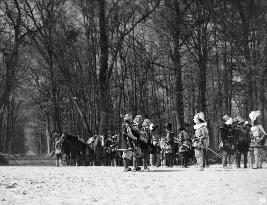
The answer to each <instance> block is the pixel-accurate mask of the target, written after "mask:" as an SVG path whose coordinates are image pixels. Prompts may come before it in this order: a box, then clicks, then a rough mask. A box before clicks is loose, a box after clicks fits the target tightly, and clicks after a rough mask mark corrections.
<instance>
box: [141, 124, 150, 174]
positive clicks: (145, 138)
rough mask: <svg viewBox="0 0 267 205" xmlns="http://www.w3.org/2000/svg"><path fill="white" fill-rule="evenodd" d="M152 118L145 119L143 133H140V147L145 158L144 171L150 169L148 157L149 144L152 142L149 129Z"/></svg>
mask: <svg viewBox="0 0 267 205" xmlns="http://www.w3.org/2000/svg"><path fill="white" fill-rule="evenodd" d="M150 124H151V122H150V120H149V119H145V120H144V122H143V123H142V128H141V130H140V131H141V135H140V147H141V151H142V159H143V166H144V171H149V168H148V159H149V152H148V148H149V145H150V144H151V138H152V135H151V130H150V129H149V127H150Z"/></svg>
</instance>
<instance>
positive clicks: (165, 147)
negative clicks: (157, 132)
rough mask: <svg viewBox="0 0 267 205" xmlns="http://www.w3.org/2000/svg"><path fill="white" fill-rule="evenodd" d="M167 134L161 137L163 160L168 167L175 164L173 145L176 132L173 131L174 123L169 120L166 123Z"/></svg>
mask: <svg viewBox="0 0 267 205" xmlns="http://www.w3.org/2000/svg"><path fill="white" fill-rule="evenodd" d="M165 128H166V129H165V135H164V136H163V137H162V138H161V141H160V146H161V160H162V165H163V166H167V167H172V166H173V154H174V153H173V146H174V133H173V131H172V124H171V123H170V122H169V123H167V124H166V125H165Z"/></svg>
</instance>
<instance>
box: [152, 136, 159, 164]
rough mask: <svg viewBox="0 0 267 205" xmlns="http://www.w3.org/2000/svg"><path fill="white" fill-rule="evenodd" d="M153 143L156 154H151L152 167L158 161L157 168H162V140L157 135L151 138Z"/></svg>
mask: <svg viewBox="0 0 267 205" xmlns="http://www.w3.org/2000/svg"><path fill="white" fill-rule="evenodd" d="M151 143H152V144H153V145H154V146H155V149H156V150H155V153H153V154H150V165H151V166H152V165H154V164H155V163H154V162H155V159H156V167H160V151H161V149H160V140H159V137H158V136H156V135H153V134H152V136H151Z"/></svg>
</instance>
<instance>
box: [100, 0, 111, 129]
mask: <svg viewBox="0 0 267 205" xmlns="http://www.w3.org/2000/svg"><path fill="white" fill-rule="evenodd" d="M98 3H99V29H100V39H99V44H100V58H99V64H100V71H99V76H98V81H99V94H100V98H99V105H100V125H99V132H100V134H104V132H105V131H106V130H107V129H108V127H107V126H108V113H109V94H110V93H109V79H108V57H109V52H108V35H107V25H106V14H105V12H106V1H105V0H99V1H98Z"/></svg>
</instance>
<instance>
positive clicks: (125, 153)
mask: <svg viewBox="0 0 267 205" xmlns="http://www.w3.org/2000/svg"><path fill="white" fill-rule="evenodd" d="M123 120H124V122H123V123H122V133H121V135H120V136H121V137H120V147H119V150H121V151H122V159H123V166H124V171H125V172H127V171H131V168H129V165H130V161H131V160H132V157H133V141H136V140H137V138H136V137H135V136H133V135H132V133H131V123H132V116H131V115H130V114H126V115H125V116H124V119H123Z"/></svg>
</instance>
